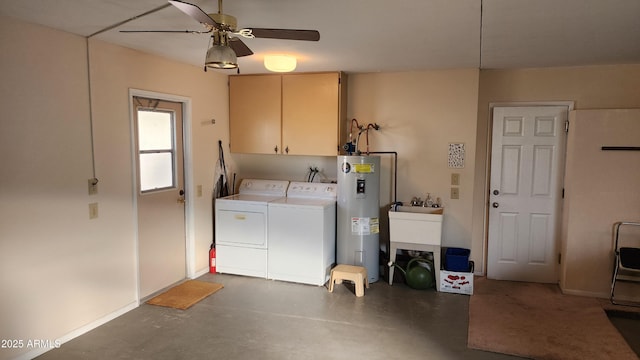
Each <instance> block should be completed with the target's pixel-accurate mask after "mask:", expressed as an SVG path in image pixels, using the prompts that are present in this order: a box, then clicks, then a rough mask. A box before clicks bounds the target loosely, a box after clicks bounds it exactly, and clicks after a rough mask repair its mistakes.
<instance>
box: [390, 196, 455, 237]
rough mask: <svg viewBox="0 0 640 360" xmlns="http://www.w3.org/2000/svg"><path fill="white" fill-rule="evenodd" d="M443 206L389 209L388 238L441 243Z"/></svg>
mask: <svg viewBox="0 0 640 360" xmlns="http://www.w3.org/2000/svg"><path fill="white" fill-rule="evenodd" d="M443 213H444V209H443V208H432V207H422V206H398V207H397V208H396V209H395V211H394V209H391V210H389V240H390V241H391V242H401V243H410V244H422V245H438V246H440V244H441V243H442V218H443V216H444V215H443Z"/></svg>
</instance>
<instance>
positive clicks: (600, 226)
mask: <svg viewBox="0 0 640 360" xmlns="http://www.w3.org/2000/svg"><path fill="white" fill-rule="evenodd" d="M570 121H571V127H570V131H569V137H568V144H567V169H566V178H565V181H566V188H565V204H564V205H565V206H564V223H563V244H562V246H563V258H564V262H563V265H562V274H561V286H562V289H563V291H564V292H567V293H572V294H576V295H587V296H608V294H609V291H610V288H609V287H610V284H611V270H612V269H613V259H614V255H613V245H612V224H613V223H615V222H617V221H634V222H640V189H639V188H638V184H640V152H639V151H602V150H601V147H602V146H637V147H640V109H634V110H577V111H573V112H572V113H571V115H570ZM621 230H622V232H621V236H622V240H624V241H629V242H627V243H626V244H627V246H629V245H630V244H636V245H635V246H637V245H638V244H640V229H638V228H629V227H625V228H622V229H621ZM632 240H634V242H632ZM625 296H626V297H627V298H630V297H632V296H634V297H635V299H638V298H639V297H640V286H638V285H634V286H625V285H620V286H618V288H617V290H616V297H618V298H624V297H625Z"/></svg>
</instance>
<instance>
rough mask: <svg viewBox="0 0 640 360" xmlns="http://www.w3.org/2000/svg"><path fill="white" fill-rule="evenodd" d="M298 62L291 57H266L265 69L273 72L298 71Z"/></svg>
mask: <svg viewBox="0 0 640 360" xmlns="http://www.w3.org/2000/svg"><path fill="white" fill-rule="evenodd" d="M296 65H297V60H296V58H295V56H291V55H266V56H265V57H264V67H265V68H266V69H267V70H269V71H273V72H291V71H293V70H295V69H296Z"/></svg>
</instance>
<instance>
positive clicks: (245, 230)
mask: <svg viewBox="0 0 640 360" xmlns="http://www.w3.org/2000/svg"><path fill="white" fill-rule="evenodd" d="M288 186H289V182H288V181H283V180H258V179H245V180H242V182H241V183H240V188H239V190H238V194H236V195H231V196H227V197H224V198H220V199H216V203H215V241H216V271H217V272H220V273H227V274H236V275H245V276H254V277H264V278H266V277H267V246H268V241H267V240H268V232H267V226H268V210H269V208H268V203H269V202H271V201H274V200H277V199H280V198H283V197H285V196H286V194H287V187H288Z"/></svg>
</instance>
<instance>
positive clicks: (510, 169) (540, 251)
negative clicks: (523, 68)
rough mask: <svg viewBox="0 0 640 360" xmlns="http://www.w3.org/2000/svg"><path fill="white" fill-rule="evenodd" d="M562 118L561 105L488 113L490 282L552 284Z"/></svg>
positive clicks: (564, 110)
mask: <svg viewBox="0 0 640 360" xmlns="http://www.w3.org/2000/svg"><path fill="white" fill-rule="evenodd" d="M566 120H567V108H566V107H563V106H540V107H496V108H495V109H494V111H493V135H492V150H491V180H490V189H489V191H490V194H489V242H488V252H487V255H488V256H487V277H488V278H490V279H498V280H515V281H529V282H540V283H556V282H557V281H558V278H559V277H558V254H559V237H560V217H561V216H560V215H561V206H562V173H563V172H562V170H563V168H564V152H565V139H566V133H565V130H564V129H565V122H566Z"/></svg>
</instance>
